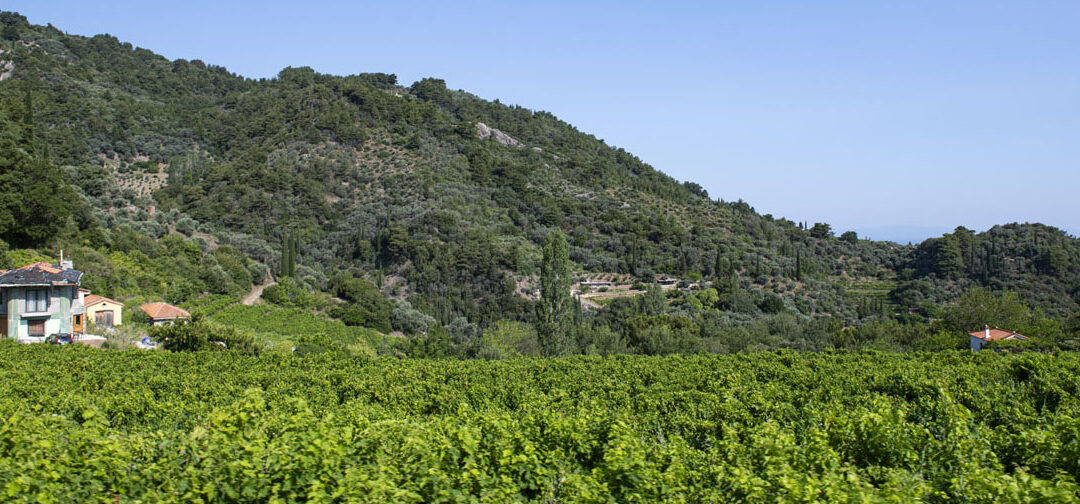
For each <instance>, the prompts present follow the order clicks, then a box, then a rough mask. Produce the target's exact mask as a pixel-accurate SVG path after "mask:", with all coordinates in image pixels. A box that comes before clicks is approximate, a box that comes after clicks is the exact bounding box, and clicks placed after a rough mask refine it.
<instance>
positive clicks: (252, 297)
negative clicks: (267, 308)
mask: <svg viewBox="0 0 1080 504" xmlns="http://www.w3.org/2000/svg"><path fill="white" fill-rule="evenodd" d="M276 283H277V282H275V281H274V279H273V278H271V277H270V275H267V276H266V278H265V279H263V282H262V283H261V284H259V285H255V286H252V287H251V292H249V293H247V295H246V296H244V298H243V299H241V300H240V304H243V305H248V306H251V305H253V304H255V302H256V301H258V300H259V298H261V297H262V293H263V289H265V288H267V287H269V286H271V285H274V284H276Z"/></svg>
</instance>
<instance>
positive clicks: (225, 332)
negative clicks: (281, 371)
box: [150, 316, 258, 355]
mask: <svg viewBox="0 0 1080 504" xmlns="http://www.w3.org/2000/svg"><path fill="white" fill-rule="evenodd" d="M150 339H152V340H154V341H157V342H159V343H160V344H161V347H162V348H164V349H166V350H170V351H173V352H195V351H203V350H211V351H216V350H231V351H235V352H239V353H243V354H248V355H255V354H257V353H258V347H256V346H255V341H254V339H253V338H252V337H251V336H250V335H248V334H242V333H241V332H240V331H238V330H236V329H235V328H232V327H227V326H220V325H217V324H211V323H209V322H206V321H205V319H203V318H202V317H200V316H195V317H192V318H191V320H187V321H176V322H174V323H171V324H166V325H162V326H154V327H151V328H150Z"/></svg>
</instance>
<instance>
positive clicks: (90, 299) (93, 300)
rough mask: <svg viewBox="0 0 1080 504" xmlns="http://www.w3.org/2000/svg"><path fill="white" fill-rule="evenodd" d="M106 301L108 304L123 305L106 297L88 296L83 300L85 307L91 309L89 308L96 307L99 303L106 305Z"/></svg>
mask: <svg viewBox="0 0 1080 504" xmlns="http://www.w3.org/2000/svg"><path fill="white" fill-rule="evenodd" d="M106 301H108V302H110V303H112V304H121V303H120V302H118V301H113V300H112V299H109V298H107V297H105V296H99V295H97V294H87V295H86V297H85V298H83V306H85V307H87V308H89V307H91V306H94V305H96V304H98V303H104V302H106Z"/></svg>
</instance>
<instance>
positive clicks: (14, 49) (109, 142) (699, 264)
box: [0, 13, 1080, 349]
mask: <svg viewBox="0 0 1080 504" xmlns="http://www.w3.org/2000/svg"><path fill="white" fill-rule="evenodd" d="M0 23H2V24H3V30H4V31H3V38H4V39H5V40H4V41H3V42H2V43H0V48H3V49H4V51H5V52H4V53H3V54H2V55H0V68H4V69H6V70H5V72H6V73H5V74H4V75H5V76H6V78H5V79H4V80H3V82H2V83H0V102H2V103H3V104H4V106H3V112H0V120H2V121H4V131H5V137H4V139H5V141H6V142H7V143H5V144H4V145H3V146H0V148H2V149H4V150H5V152H15V153H18V156H14V157H13V156H7V157H9V158H10V159H15V158H18V159H22V161H18V162H14V163H15V164H11V165H9V166H7V167H4V166H0V170H7V171H8V172H11V170H13V169H14V170H16V171H15V172H11V173H8V174H5V175H4V176H5V177H8V176H15V178H19V176H18V170H19V169H20V168H19V167H23V168H21V169H23V170H27V169H29V168H28V167H29V166H31V165H33V166H35V167H36V168H34V169H35V170H40V171H42V173H46V172H48V173H52V172H49V169H50V167H53V168H55V170H56V172H55V173H56V174H55V176H53V175H49V176H47V177H46V176H43V177H40V178H41V179H42V180H46V179H47V180H51V181H52V182H50V183H51V184H52V185H51V186H48V187H42V188H39V189H41V190H42V191H45V192H49V191H50V190H52V189H55V190H54V191H52V192H56V193H57V194H59V193H60V192H64V194H68V193H70V194H69V195H68V196H65V197H63V198H62V199H63V200H64V201H65V202H69V203H70V205H68V206H70V208H67V207H64V208H55V209H52V210H50V211H51V212H53V213H55V214H56V215H55V218H54V219H50V222H54V223H57V224H56V225H55V226H53V228H50V229H47V230H42V231H40V232H37V233H35V234H32V235H28V234H25V233H23V232H22V231H21V230H23V229H25V226H23V225H20V224H19V223H20V222H23V221H27V220H30V218H29V217H26V218H22V217H18V215H19V212H17V211H12V212H11V213H12V215H15V218H13V219H11V220H10V223H6V221H4V220H3V219H0V225H3V226H6V227H0V229H2V230H4V233H3V235H2V236H3V237H4V240H5V241H7V242H8V243H9V245H11V246H13V247H16V248H22V249H26V248H38V249H43V250H45V249H50V248H60V247H63V248H65V249H66V250H70V251H72V253H73V254H74V256H75V259H76V261H78V262H79V263H80V264H81V265H82V266H81V267H83V268H85V269H86V270H87V272H88V273H89V274H88V278H97V279H98V280H96V282H98V283H97V285H95V288H96V289H97V290H98V291H101V292H102V293H103V294H104V295H112V296H149V297H161V298H165V299H167V300H169V301H173V302H184V301H190V300H193V299H195V298H198V297H199V296H201V295H202V294H204V293H217V294H230V295H237V296H239V295H241V294H243V293H245V292H247V291H248V290H250V288H251V286H252V285H253V284H259V283H261V282H262V281H263V279H264V278H265V277H266V275H267V273H268V272H271V273H273V274H274V275H278V274H279V273H280V272H281V271H282V265H283V262H287V261H283V253H282V252H283V250H284V249H285V248H287V247H284V246H283V244H284V243H290V242H291V241H295V242H296V245H295V248H296V249H297V250H296V253H295V255H294V257H295V258H296V259H295V262H296V263H297V264H296V271H295V273H294V274H293V275H292V277H293V278H294V279H295V284H296V288H298V289H299V290H310V291H316V292H324V293H326V294H327V295H329V296H331V297H337V298H339V299H340V300H341V301H344V302H348V303H352V305H350V306H351V307H352V308H357V310H360V308H363V310H360V311H363V313H360V311H356V312H350V311H349V310H350V309H351V308H350V307H344V306H338V310H337V311H336V312H333V311H329V312H327V313H330V314H334V315H336V318H342V319H345V320H353V321H354V322H356V323H357V324H360V325H365V326H367V327H376V328H378V329H380V330H384V331H385V332H389V331H391V330H401V331H403V332H406V333H423V332H428V329H431V328H433V327H436V326H439V327H445V328H447V329H448V330H449V332H450V334H451V335H452V336H453V338H454V339H455V341H459V342H461V341H468V340H473V339H476V338H477V337H478V336H479V335H480V333H481V332H482V331H484V330H485V329H489V328H492V327H494V326H495V325H496V323H497V322H498V321H500V320H503V321H515V322H519V323H530V322H532V317H533V310H532V304H533V300H534V298H535V289H536V277H537V274H538V272H539V262H540V245H541V244H542V242H543V239H544V237H545V236H546V235H548V234H549V233H550V232H552V231H554V230H560V231H562V232H563V233H564V234H565V235H566V236H567V237H568V240H569V244H570V258H571V259H572V260H573V262H574V264H575V267H576V268H577V270H576V274H577V275H578V276H579V277H580V278H600V277H604V278H611V277H618V278H625V279H627V280H626V282H627V283H639V284H642V285H641V286H647V285H648V284H650V283H652V282H654V281H655V280H656V279H658V278H673V279H676V284H677V286H678V287H681V288H682V290H681V291H680V290H679V289H674V290H673V291H671V293H669V294H668V296H669V299H668V304H669V305H670V307H671V308H670V310H668V311H669V312H670V313H669V314H670V315H675V316H678V317H685V318H686V319H688V320H692V321H693V324H695V328H696V331H697V333H696V334H697V335H698V336H700V337H705V336H704V333H705V332H717V333H718V332H723V331H721V330H720V329H719V328H721V327H733V326H745V325H746V324H750V323H752V322H754V321H761V320H773V319H775V318H776V317H778V316H782V317H783V320H785V321H786V320H789V319H790V320H791V321H792V322H791V323H793V324H800V325H804V324H810V323H812V322H813V321H814V320H818V319H822V318H829V319H834V320H837V321H838V322H839V323H840V325H841V326H845V325H859V324H860V323H861V322H860V321H866V320H868V318H882V317H885V316H887V315H888V316H893V315H895V314H898V315H901V316H906V315H907V314H909V313H910V314H922V315H921V316H923V317H925V318H927V319H929V318H934V314H935V313H936V311H937V310H940V309H941V308H942V307H944V306H945V305H947V304H948V303H950V302H952V301H954V300H956V299H957V296H958V295H959V294H960V293H961V292H963V291H964V290H965V289H968V288H970V287H977V286H986V287H991V288H993V289H996V290H1001V289H1012V290H1015V291H1017V292H1019V293H1020V294H1021V295H1022V296H1023V298H1024V299H1025V300H1027V302H1028V303H1029V304H1031V305H1032V306H1033V307H1036V308H1040V309H1041V310H1042V311H1043V312H1044V313H1046V314H1048V315H1051V316H1053V317H1065V316H1067V315H1069V314H1071V313H1073V312H1075V311H1076V310H1077V308H1078V306H1080V305H1078V304H1077V302H1078V300H1080V278H1078V274H1077V271H1080V242H1078V241H1077V240H1076V239H1075V238H1074V237H1071V236H1069V235H1067V234H1066V233H1064V232H1062V231H1060V230H1058V229H1055V228H1051V227H1047V226H1043V225H1039V224H1023V225H1020V224H1013V225H1008V226H1001V227H995V228H993V229H991V230H989V231H987V232H984V233H978V234H976V233H973V232H970V231H967V230H963V229H958V230H957V232H955V233H952V234H949V235H946V236H943V237H942V238H938V239H933V240H928V241H927V242H925V243H922V244H920V245H918V246H915V247H906V246H901V245H897V244H894V243H888V242H874V241H868V240H863V239H860V238H859V237H857V236H855V235H854V233H842V234H841V235H840V236H836V235H835V234H836V233H834V231H833V230H832V229H831V228H830V226H829V225H828V224H826V223H801V222H798V221H797V219H796V220H789V219H785V218H777V217H773V216H771V215H761V214H759V213H758V212H756V211H755V209H754V208H753V207H752V206H751V205H750V204H748V203H746V202H743V201H735V202H725V201H717V200H713V199H711V198H710V197H709V195H708V194H707V192H706V191H705V190H704V189H702V188H701V187H700V186H699V185H697V184H695V183H693V182H679V181H677V180H675V179H673V178H671V177H669V176H667V175H665V174H664V173H662V172H660V171H658V170H656V169H655V168H653V167H652V166H650V165H648V164H647V163H645V162H644V161H642V160H640V159H638V158H637V157H635V156H634V155H633V154H631V153H628V152H626V151H625V150H623V149H620V148H617V147H614V146H610V145H607V144H606V143H605V142H604V141H602V140H600V139H597V138H595V137H594V136H592V135H589V134H587V133H585V132H581V131H578V130H577V129H576V128H574V127H573V126H572V125H570V124H567V123H566V122H564V121H561V120H559V119H558V118H557V117H556V116H555V115H553V114H551V113H548V112H543V111H537V110H530V109H526V108H523V107H518V106H508V105H504V104H502V103H499V102H498V101H486V100H483V99H480V98H478V97H476V96H474V95H472V94H469V93H468V92H465V91H461V90H452V89H448V88H447V87H446V85H445V83H444V82H443V81H442V80H439V79H436V78H428V79H423V80H420V81H417V82H415V83H412V84H409V85H404V84H402V83H399V82H398V80H397V78H396V77H395V76H394V75H390V74H382V73H365V74H358V75H350V76H332V75H325V74H320V73H317V72H315V71H313V70H312V69H310V68H306V67H301V68H286V69H284V70H282V71H281V72H280V73H279V74H278V76H277V77H276V78H273V79H248V78H244V77H242V76H239V75H236V74H233V73H231V72H229V71H228V70H227V69H225V68H223V67H220V66H215V65H212V64H206V63H204V62H202V61H199V60H191V61H187V60H172V61H170V60H168V59H166V58H164V57H162V56H160V55H157V54H155V53H153V52H152V51H150V50H147V49H143V48H137V47H134V46H132V45H131V44H130V43H126V42H121V41H119V40H117V39H116V38H114V37H111V36H108V35H97V36H94V37H82V36H75V35H68V34H65V33H64V32H62V31H61V30H59V29H57V28H55V27H52V26H48V27H42V26H36V25H31V24H29V23H27V22H26V20H25V18H22V17H21V16H18V15H16V14H12V13H4V14H3V15H2V16H0ZM18 163H23V164H21V165H20V164H18ZM12 173H14V174H15V175H12ZM50 177H51V178H50ZM20 183H21V182H20ZM9 187H14V186H9ZM49 188H52V189H49ZM16 194H19V197H25V194H26V193H25V191H23V192H21V193H16ZM65 204H68V203H65ZM17 206H18V203H9V207H11V208H15V207H17ZM19 219H23V220H22V221H20V220H19ZM65 222H68V223H69V224H65ZM118 254H119V255H118ZM177 257H179V258H180V259H179V260H177V259H175V258H177ZM132 262H134V263H135V264H136V265H137V266H133V265H132V264H131V263H132ZM124 268H127V271H128V274H121V273H120V272H121V271H122V270H123V269H124ZM355 282H367V283H366V284H364V285H371V284H373V285H374V289H376V291H377V294H374V296H375V297H372V296H373V295H372V294H371V293H370V292H369V290H368V289H367V287H366V286H365V287H363V288H360V287H356V285H354V283H355ZM354 287H355V288H354ZM624 287H626V286H624ZM710 288H711V289H714V290H713V293H714V294H715V296H716V299H715V300H714V299H712V297H710V296H712V294H705V295H703V296H697V297H694V294H693V293H694V292H698V290H700V291H701V292H705V291H708V290H709V289H710ZM695 289H697V290H695ZM643 290H644V289H637V290H635V291H636V292H640V291H643ZM361 291H362V292H367V293H368V294H364V295H361V294H358V292H361ZM680 292H681V294H680ZM350 293H351V295H350ZM365 296H366V297H365ZM379 296H381V297H382V298H383V299H382V300H378V301H374V300H373V299H375V298H377V297H379ZM690 298H693V299H696V300H697V301H696V302H695V301H689V299H690ZM361 299H366V300H368V301H361ZM702 300H704V302H703V301H702ZM624 301H625V300H624ZM624 301H619V300H618V299H616V300H614V301H611V303H610V304H605V305H598V306H600V308H593V309H588V310H587V311H589V312H591V314H590V317H591V316H592V314H595V320H596V321H601V322H602V321H604V320H605V317H609V318H619V317H622V316H624V315H628V314H629V312H627V311H626V310H628V308H627V306H629V305H628V303H629V302H624ZM695 303H696V304H695ZM333 304H335V302H334V301H328V302H326V303H323V305H322V306H323V308H325V307H326V306H328V305H333ZM353 305H355V306H353ZM373 306H374V307H375V308H372V307H373ZM312 307H314V305H312V306H305V308H312ZM376 308H377V309H376ZM317 309H318V308H317ZM364 310H366V311H364ZM620 310H621V311H620ZM380 313H381V314H380ZM350 314H351V315H350ZM618 314H622V315H618ZM350 317H352V318H350ZM785 323H787V322H785ZM607 326H608V327H612V328H615V329H618V330H623V331H624V334H625V330H626V328H625V327H621V325H620V323H614V324H607ZM706 326H707V327H709V328H710V329H706ZM829 331H832V330H831V329H830V330H829ZM832 332H835V331H832ZM624 337H625V336H624ZM794 344H795V343H793V342H790V341H788V342H784V343H776V342H773V343H766V344H765V345H766V346H784V345H794ZM796 346H799V345H796ZM808 346H809V347H812V348H816V347H819V346H820V345H819V344H812V345H808ZM723 348H725V349H730V348H729V345H727V344H725V345H723Z"/></svg>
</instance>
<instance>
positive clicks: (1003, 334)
mask: <svg viewBox="0 0 1080 504" xmlns="http://www.w3.org/2000/svg"><path fill="white" fill-rule="evenodd" d="M968 334H970V335H971V337H973V338H979V339H981V340H983V341H998V340H1003V339H1009V338H1017V339H1028V337H1027V336H1024V335H1023V334H1020V333H1018V332H1016V331H1006V330H1005V329H998V328H996V327H995V328H993V329H990V337H989V338H987V337H986V330H985V329H983V330H982V331H975V332H970V333H968Z"/></svg>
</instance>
